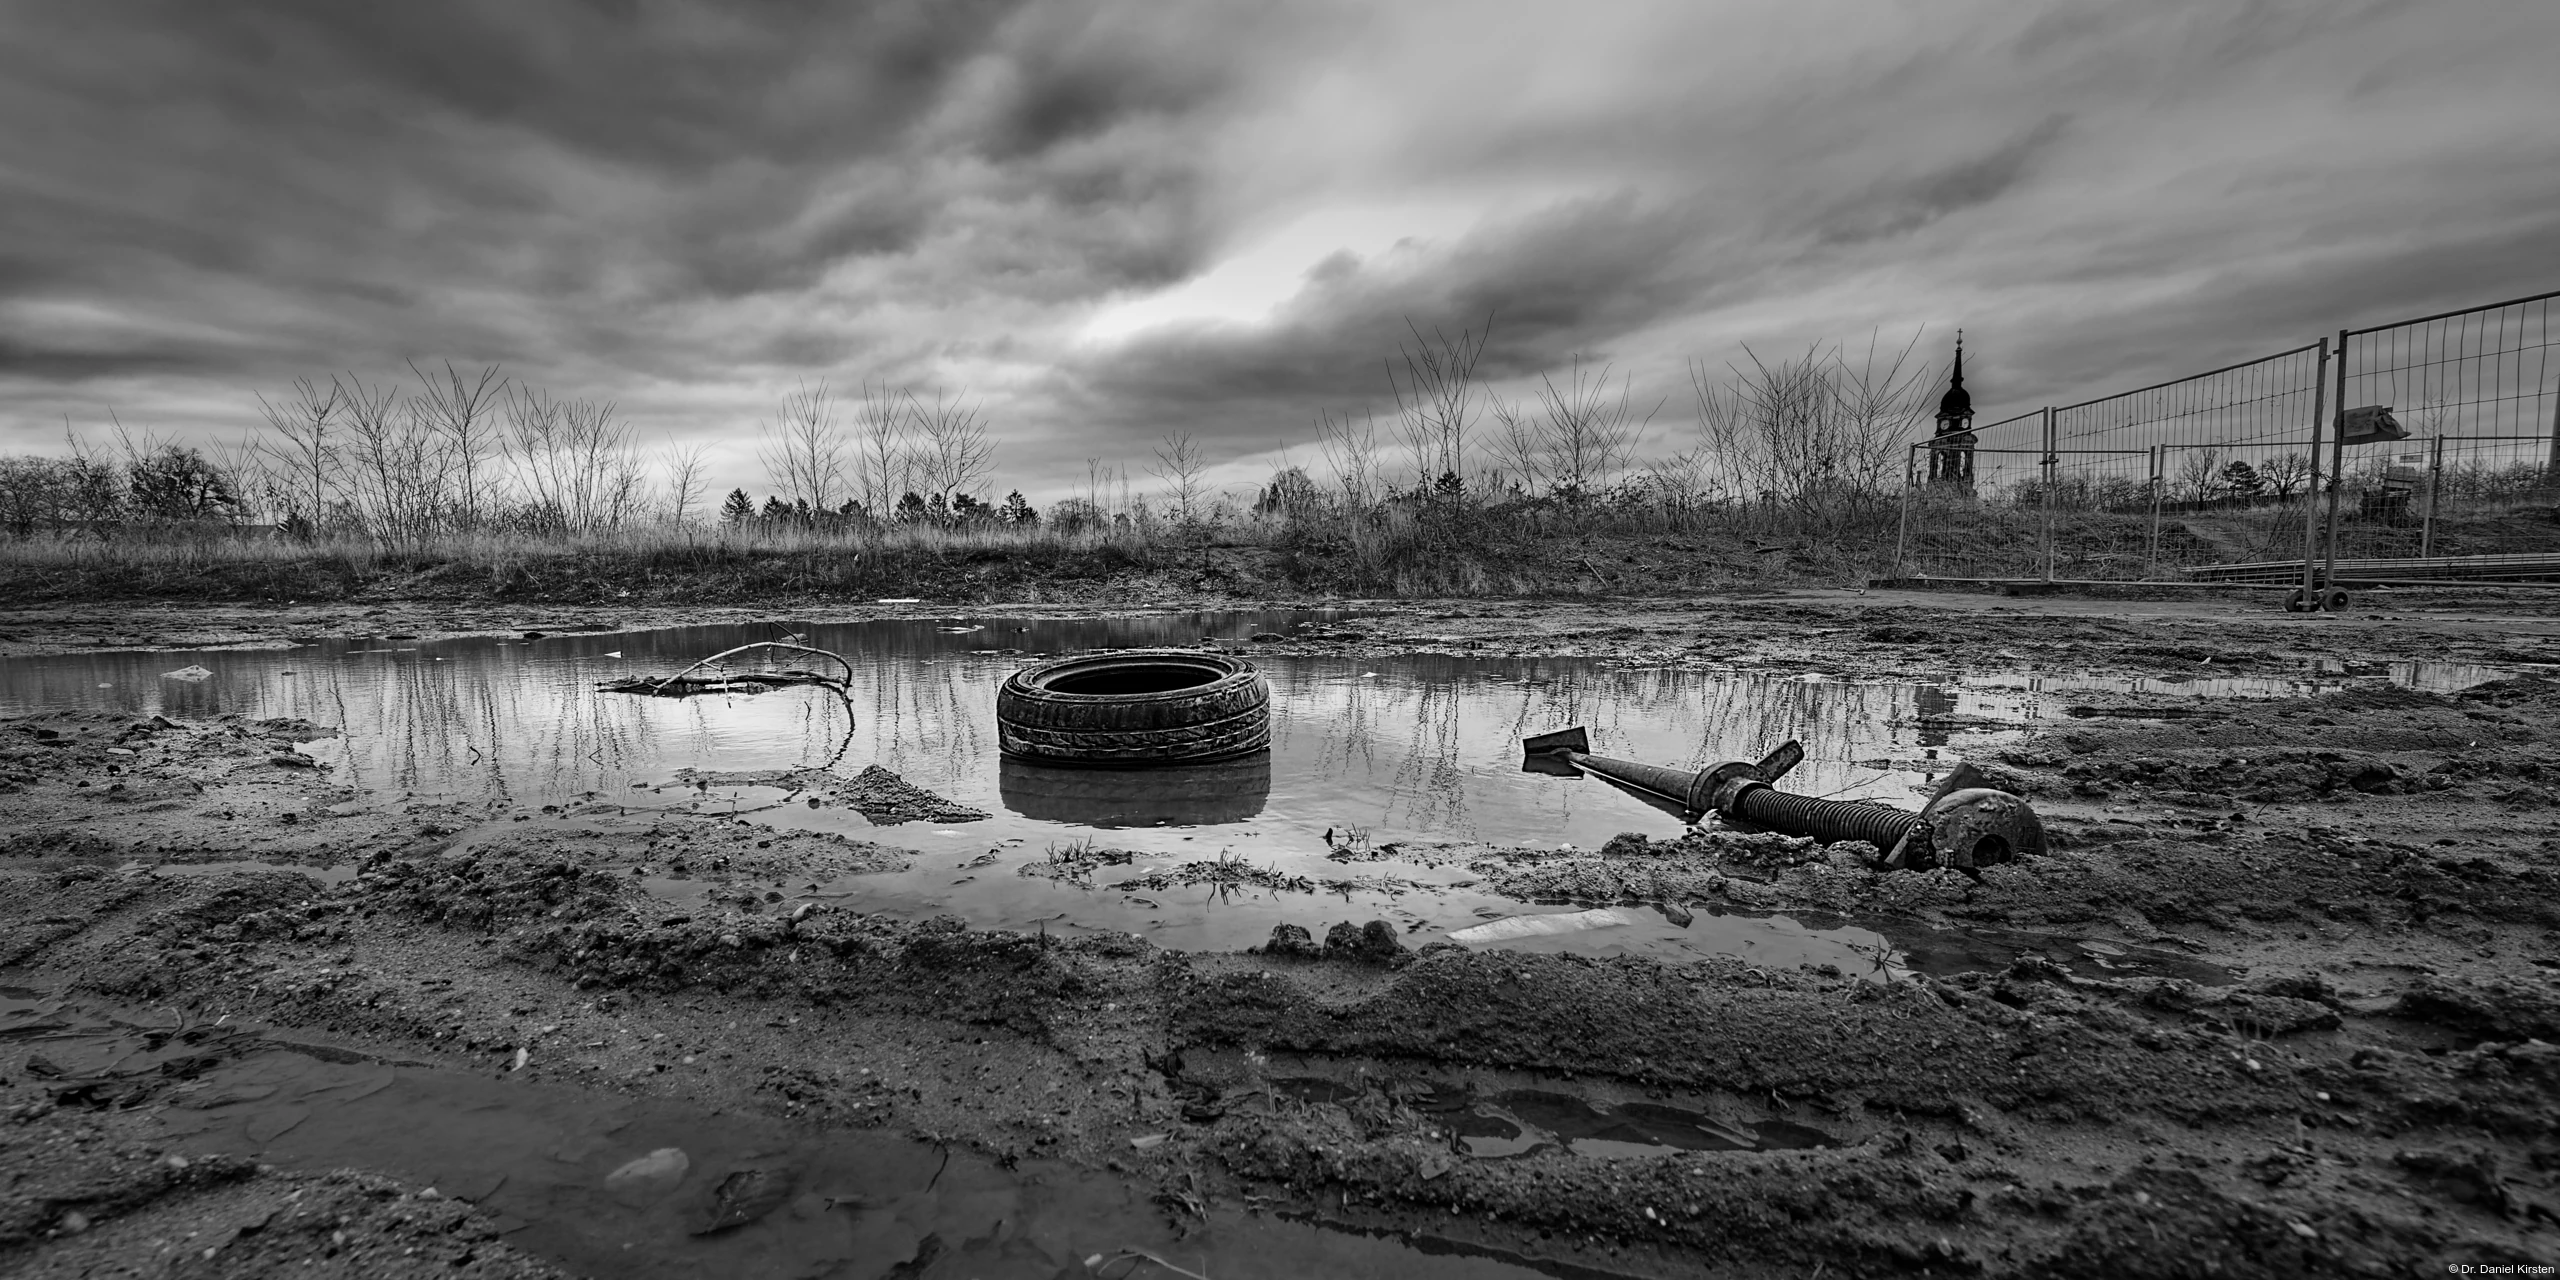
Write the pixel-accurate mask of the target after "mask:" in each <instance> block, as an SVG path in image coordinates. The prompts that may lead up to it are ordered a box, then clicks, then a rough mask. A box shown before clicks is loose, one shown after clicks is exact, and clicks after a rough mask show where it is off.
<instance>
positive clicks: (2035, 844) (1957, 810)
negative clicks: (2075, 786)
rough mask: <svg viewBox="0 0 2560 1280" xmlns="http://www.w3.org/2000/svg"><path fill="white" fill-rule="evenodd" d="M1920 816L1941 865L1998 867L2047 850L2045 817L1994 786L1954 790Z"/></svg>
mask: <svg viewBox="0 0 2560 1280" xmlns="http://www.w3.org/2000/svg"><path fill="white" fill-rule="evenodd" d="M1920 820H1921V822H1922V823H1923V824H1925V825H1926V826H1927V828H1928V831H1929V848H1930V850H1931V851H1932V852H1933V853H1935V854H1936V855H1937V859H1938V865H1939V866H1942V867H1958V868H1980V867H1990V866H1997V865H1999V864H2000V863H2003V862H2014V861H2016V860H2017V859H2020V858H2025V857H2029V856H2042V855H2043V853H2044V851H2045V843H2044V820H2043V819H2041V818H2038V817H2037V816H2036V811H2035V810H2034V809H2033V808H2031V807H2029V806H2028V804H2027V802H2026V801H2024V800H2022V799H2019V798H2018V797H2016V796H2013V795H2011V794H2009V793H2008V792H2006V791H1999V790H1995V789H1993V788H1991V787H1967V788H1965V789H1963V790H1961V791H1952V792H1949V793H1947V794H1946V795H1945V796H1943V797H1941V798H1940V799H1939V800H1938V802H1937V803H1936V804H1933V805H1931V806H1929V811H1928V812H1927V813H1924V814H1922V815H1920Z"/></svg>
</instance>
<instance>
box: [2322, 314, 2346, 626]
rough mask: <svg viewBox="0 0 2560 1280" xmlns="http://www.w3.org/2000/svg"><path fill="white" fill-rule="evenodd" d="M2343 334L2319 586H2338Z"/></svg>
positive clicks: (2342, 462) (2343, 432)
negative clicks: (2325, 551) (2325, 541)
mask: <svg viewBox="0 0 2560 1280" xmlns="http://www.w3.org/2000/svg"><path fill="white" fill-rule="evenodd" d="M2347 333H2348V331H2347V330H2345V329H2340V330H2338V392H2337V395H2338V403H2337V406H2336V416H2337V422H2336V424H2335V425H2334V426H2333V428H2332V429H2331V430H2330V432H2329V558H2328V563H2327V565H2326V566H2325V567H2323V568H2322V569H2321V571H2320V586H2321V587H2322V588H2323V589H2333V588H2335V587H2336V586H2337V585H2338V499H2339V497H2340V496H2341V495H2340V493H2339V490H2341V489H2344V488H2345V487H2346V481H2347Z"/></svg>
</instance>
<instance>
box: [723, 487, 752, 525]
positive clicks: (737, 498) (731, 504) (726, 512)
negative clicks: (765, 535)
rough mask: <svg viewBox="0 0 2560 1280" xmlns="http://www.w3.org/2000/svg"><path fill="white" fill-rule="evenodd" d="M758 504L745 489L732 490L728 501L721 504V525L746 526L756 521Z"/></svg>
mask: <svg viewBox="0 0 2560 1280" xmlns="http://www.w3.org/2000/svg"><path fill="white" fill-rule="evenodd" d="M755 516H756V504H755V500H754V499H753V498H750V497H748V496H747V491H746V490H744V489H731V490H730V491H729V497H728V500H727V501H725V502H722V503H721V504H720V523H722V524H745V523H746V522H747V521H749V520H753V519H755Z"/></svg>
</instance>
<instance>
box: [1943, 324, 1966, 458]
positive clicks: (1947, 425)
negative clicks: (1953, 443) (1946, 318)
mask: <svg viewBox="0 0 2560 1280" xmlns="http://www.w3.org/2000/svg"><path fill="white" fill-rule="evenodd" d="M1972 419H1973V397H1972V396H1971V395H1970V394H1968V393H1967V392H1966V391H1965V389H1964V330H1962V329H1958V330H1956V362H1955V368H1954V370H1953V371H1952V372H1950V373H1949V374H1948V375H1947V394H1946V395H1944V396H1942V397H1940V398H1939V400H1938V432H1939V434H1941V435H1944V434H1946V433H1948V432H1951V431H1962V430H1963V429H1964V425H1963V424H1965V423H1967V422H1970V421H1972Z"/></svg>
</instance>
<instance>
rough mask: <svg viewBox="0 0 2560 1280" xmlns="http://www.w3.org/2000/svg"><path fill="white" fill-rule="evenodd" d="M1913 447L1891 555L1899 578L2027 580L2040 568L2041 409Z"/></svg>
mask: <svg viewBox="0 0 2560 1280" xmlns="http://www.w3.org/2000/svg"><path fill="white" fill-rule="evenodd" d="M1966 435H1967V436H1969V437H1970V440H1971V443H1970V444H1967V443H1965V438H1964V437H1957V438H1955V439H1954V440H1949V439H1947V438H1944V437H1942V438H1940V439H1937V440H1931V441H1926V442H1923V443H1921V444H1916V445H1913V446H1912V447H1911V461H1910V465H1909V467H1908V468H1907V472H1906V476H1905V484H1904V486H1903V502H1902V522H1901V529H1900V537H1899V552H1898V555H1897V557H1896V558H1897V559H1898V560H1899V561H1900V562H1901V564H1902V565H1903V568H1902V569H1901V570H1900V572H1901V573H1903V574H1905V575H1917V576H1922V577H1934V578H2028V577H2037V576H2040V575H2041V574H2042V573H2043V572H2044V562H2045V557H2044V553H2043V547H2044V539H2045V532H2046V529H2045V523H2046V521H2045V512H2044V511H2042V510H2041V509H2039V508H2038V507H2036V506H2035V505H2034V503H2033V502H2032V501H2020V500H2019V495H2021V494H2032V492H2033V490H2034V487H2035V485H2036V483H2037V481H2038V479H2039V478H2040V477H2041V476H2042V475H2043V472H2044V457H2045V448H2044V411H2043V410H2041V409H2039V410H2036V411H2034V412H2032V413H2022V414H2019V415H2017V416H2016V417H2013V418H2003V419H2001V420H2000V421H1998V422H1994V423H1991V424H1990V425H1988V426H1980V427H1974V428H1972V429H1971V430H1970V431H1969V432H1967V433H1966Z"/></svg>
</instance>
